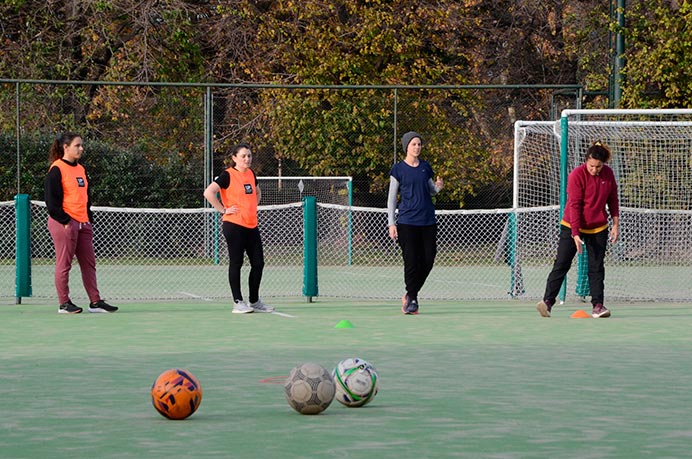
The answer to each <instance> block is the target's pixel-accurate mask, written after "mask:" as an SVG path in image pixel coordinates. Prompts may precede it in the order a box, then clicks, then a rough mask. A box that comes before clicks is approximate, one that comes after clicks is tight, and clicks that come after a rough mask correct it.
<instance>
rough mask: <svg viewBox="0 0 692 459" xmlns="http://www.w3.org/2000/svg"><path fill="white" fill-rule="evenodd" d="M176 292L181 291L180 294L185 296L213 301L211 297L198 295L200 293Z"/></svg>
mask: <svg viewBox="0 0 692 459" xmlns="http://www.w3.org/2000/svg"><path fill="white" fill-rule="evenodd" d="M178 293H181V294H183V295H187V296H189V297H191V298H196V299H198V300H204V301H214V300H212V299H211V298H207V297H204V296H200V295H195V294H194V293H189V292H178Z"/></svg>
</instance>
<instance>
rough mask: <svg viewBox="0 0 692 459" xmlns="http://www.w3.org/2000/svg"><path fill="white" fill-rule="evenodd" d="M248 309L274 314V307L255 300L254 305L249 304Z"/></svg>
mask: <svg viewBox="0 0 692 459" xmlns="http://www.w3.org/2000/svg"><path fill="white" fill-rule="evenodd" d="M250 307H251V308H252V310H253V311H257V312H274V306H269V305H268V304H264V303H263V302H262V300H257V302H256V303H250Z"/></svg>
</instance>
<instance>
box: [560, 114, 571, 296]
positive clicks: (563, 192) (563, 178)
mask: <svg viewBox="0 0 692 459" xmlns="http://www.w3.org/2000/svg"><path fill="white" fill-rule="evenodd" d="M568 132H569V123H568V119H567V117H566V116H564V115H563V116H562V117H561V118H560V133H561V136H560V216H559V217H558V218H560V219H562V215H564V212H565V206H566V205H567V176H568V175H569V171H568V170H567V166H568V161H567V150H568V148H569V142H568V138H567V136H568ZM558 297H559V298H560V301H562V302H563V303H564V301H565V298H566V297H567V276H565V280H564V281H563V282H562V286H561V287H560V293H559V294H558Z"/></svg>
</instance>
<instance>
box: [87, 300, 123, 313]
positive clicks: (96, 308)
mask: <svg viewBox="0 0 692 459" xmlns="http://www.w3.org/2000/svg"><path fill="white" fill-rule="evenodd" d="M117 310H118V308H117V307H115V306H111V305H110V304H108V303H106V302H105V301H103V300H98V301H97V302H96V303H91V304H89V312H115V311H117Z"/></svg>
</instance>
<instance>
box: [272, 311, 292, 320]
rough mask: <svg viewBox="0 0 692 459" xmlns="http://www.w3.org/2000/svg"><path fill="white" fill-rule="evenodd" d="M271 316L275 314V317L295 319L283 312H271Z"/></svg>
mask: <svg viewBox="0 0 692 459" xmlns="http://www.w3.org/2000/svg"><path fill="white" fill-rule="evenodd" d="M272 314H276V315H277V316H281V317H289V318H291V319H295V317H296V316H292V315H290V314H286V313H285V312H276V311H274V312H272Z"/></svg>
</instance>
